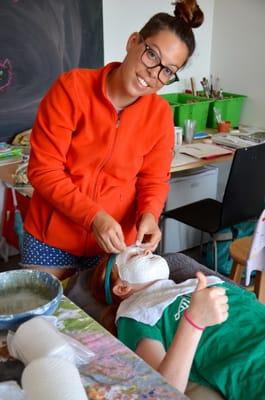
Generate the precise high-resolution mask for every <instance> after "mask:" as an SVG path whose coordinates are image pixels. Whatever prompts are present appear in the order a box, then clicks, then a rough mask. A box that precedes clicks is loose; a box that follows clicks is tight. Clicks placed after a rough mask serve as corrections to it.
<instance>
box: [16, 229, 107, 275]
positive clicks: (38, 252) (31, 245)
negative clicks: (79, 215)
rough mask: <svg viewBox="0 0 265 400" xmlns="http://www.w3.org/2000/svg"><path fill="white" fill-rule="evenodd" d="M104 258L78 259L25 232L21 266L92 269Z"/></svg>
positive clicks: (84, 257) (85, 257)
mask: <svg viewBox="0 0 265 400" xmlns="http://www.w3.org/2000/svg"><path fill="white" fill-rule="evenodd" d="M101 257H102V256H89V257H88V256H83V257H78V256H75V255H73V254H71V253H68V252H67V251H63V250H60V249H58V248H56V247H53V246H49V245H48V244H45V243H43V242H41V241H39V240H38V239H36V238H35V237H34V236H32V235H30V234H29V233H27V232H24V238H23V251H22V254H21V265H22V266H23V265H27V266H29V265H43V266H44V267H46V268H76V269H78V270H82V269H88V268H92V267H93V266H95V265H96V264H98V262H99V261H100V259H101Z"/></svg>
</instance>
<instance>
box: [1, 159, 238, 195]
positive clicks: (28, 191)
mask: <svg viewBox="0 0 265 400" xmlns="http://www.w3.org/2000/svg"><path fill="white" fill-rule="evenodd" d="M232 158H233V154H230V155H225V156H219V157H214V158H211V159H208V160H202V159H201V160H197V161H195V162H192V163H189V164H184V165H181V166H178V167H171V169H170V172H171V174H175V173H178V172H182V171H187V170H191V169H196V168H201V167H204V166H205V165H209V164H214V163H222V162H227V161H229V160H231V159H232ZM18 165H19V162H15V163H13V164H7V165H0V180H2V181H3V182H5V183H7V184H8V185H11V186H13V178H12V175H13V174H14V173H15V171H16V169H17V167H18ZM15 188H16V190H18V191H19V192H20V193H21V194H24V195H26V196H28V197H31V196H32V193H33V189H32V187H31V186H26V187H23V186H20V187H15Z"/></svg>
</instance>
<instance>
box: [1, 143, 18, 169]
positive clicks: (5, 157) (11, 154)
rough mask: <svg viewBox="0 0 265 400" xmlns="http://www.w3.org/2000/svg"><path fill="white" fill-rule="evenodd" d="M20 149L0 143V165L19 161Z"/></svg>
mask: <svg viewBox="0 0 265 400" xmlns="http://www.w3.org/2000/svg"><path fill="white" fill-rule="evenodd" d="M21 158H22V149H21V147H16V146H11V145H9V144H7V143H5V142H0V165H4V164H10V163H12V162H16V161H19V160H21Z"/></svg>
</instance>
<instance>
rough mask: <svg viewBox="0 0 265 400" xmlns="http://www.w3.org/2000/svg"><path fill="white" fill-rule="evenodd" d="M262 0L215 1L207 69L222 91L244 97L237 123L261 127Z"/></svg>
mask: <svg viewBox="0 0 265 400" xmlns="http://www.w3.org/2000/svg"><path fill="white" fill-rule="evenodd" d="M264 17H265V1H264V0H252V1H249V0H233V1H231V0H216V1H215V7H214V20H213V24H214V25H213V26H214V29H213V40H212V56H211V71H212V72H213V73H214V74H218V75H219V77H220V80H221V85H222V87H223V88H224V89H225V91H230V92H234V93H242V94H246V95H247V96H248V99H247V101H246V103H245V106H244V109H243V113H242V118H241V122H242V123H245V124H250V125H254V126H259V127H263V128H264V129H265V112H264V109H265V96H264V93H265V81H264V71H265V52H264V37H265V24H264Z"/></svg>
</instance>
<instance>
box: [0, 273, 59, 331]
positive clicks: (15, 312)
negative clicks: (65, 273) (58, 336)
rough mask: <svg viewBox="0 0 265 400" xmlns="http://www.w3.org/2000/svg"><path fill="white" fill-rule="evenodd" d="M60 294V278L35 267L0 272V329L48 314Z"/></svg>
mask: <svg viewBox="0 0 265 400" xmlns="http://www.w3.org/2000/svg"><path fill="white" fill-rule="evenodd" d="M62 294H63V287H62V284H61V282H60V281H59V279H57V278H56V277H55V276H53V275H51V274H49V273H48V272H41V271H36V270H28V269H20V270H12V271H7V272H1V273H0V330H6V329H16V328H17V327H18V326H19V325H20V324H21V323H22V322H25V321H27V320H28V319H30V318H32V317H36V316H37V315H51V314H53V313H54V311H55V310H56V309H57V308H58V306H59V304H60V301H61V297H62Z"/></svg>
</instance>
